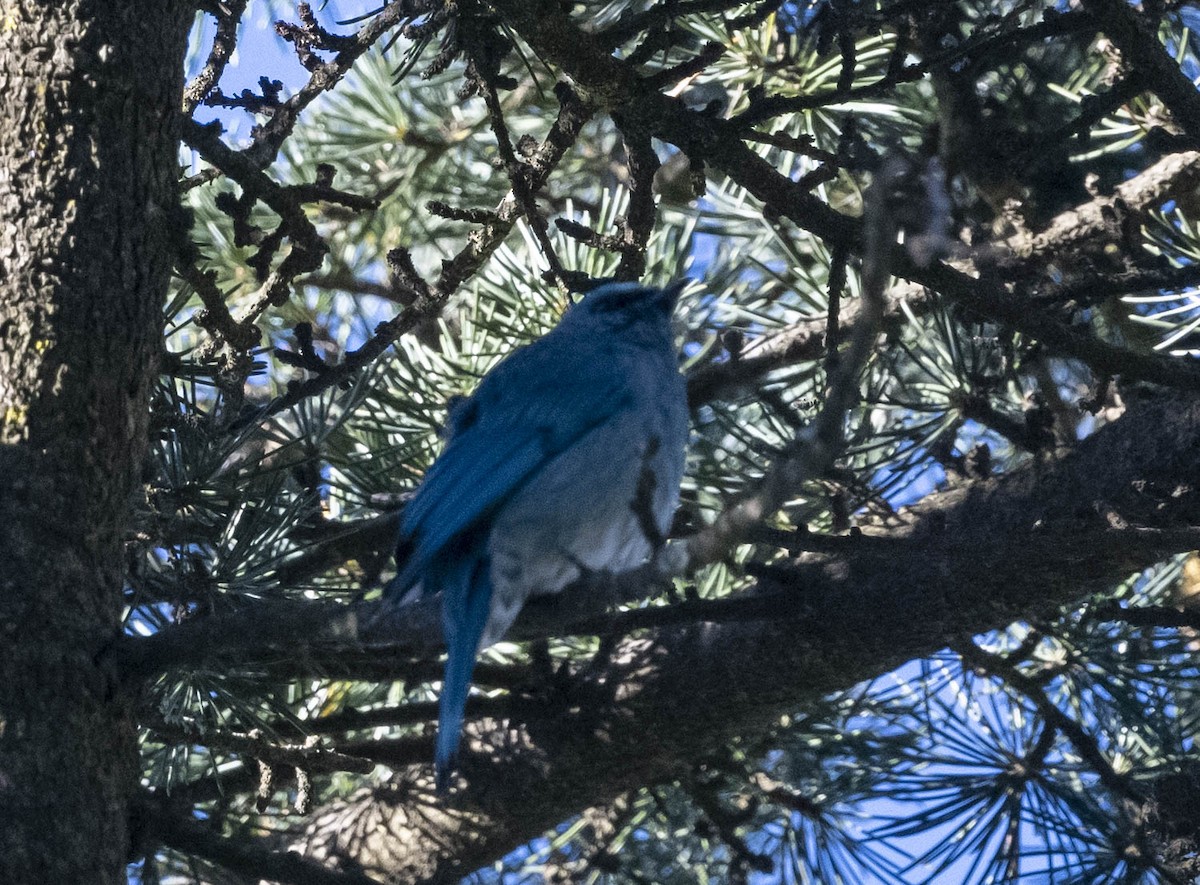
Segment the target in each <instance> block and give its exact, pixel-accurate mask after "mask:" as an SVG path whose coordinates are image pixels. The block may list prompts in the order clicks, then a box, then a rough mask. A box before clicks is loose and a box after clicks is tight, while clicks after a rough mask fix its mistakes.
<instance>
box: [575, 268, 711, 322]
mask: <svg viewBox="0 0 1200 885" xmlns="http://www.w3.org/2000/svg"><path fill="white" fill-rule="evenodd" d="M688 282H689V280H686V279H684V280H676V281H675V282H673V283H671V284H670V285H668V286H666V287H664V288H662V289H658V288H655V287H653V286H643V285H642V284H641V283H601V284H600V285H599V286H596V287H595V288H593V289H589V290H588V291H587V293H586V294H584V296H583V300H582V301H580V302H579V303H578V304H576V305H574V306H573V307H572V308H571V309H570V310H569V311H568V312H567V315H568V316H569V317H570V316H572V315H574V316H575V317H577V318H579V319H582V318H584V317H586V318H587V319H588V320H589V321H591V322H600V323H602V324H604V325H611V326H624V325H627V324H629V323H631V322H638V321H654V322H658V323H661V322H663V321H665V320H669V319H670V316H671V311H673V310H674V309H675V301H676V300H677V299H678V297H679V293H680V292H681V291H683V289H684V287H685V286H687V284H688Z"/></svg>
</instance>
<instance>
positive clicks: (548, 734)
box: [307, 398, 1200, 882]
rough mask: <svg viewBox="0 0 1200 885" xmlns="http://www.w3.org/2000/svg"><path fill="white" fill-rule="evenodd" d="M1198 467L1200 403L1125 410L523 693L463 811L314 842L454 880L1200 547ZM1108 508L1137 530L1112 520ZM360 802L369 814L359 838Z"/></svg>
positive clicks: (487, 737) (394, 800) (470, 763)
mask: <svg viewBox="0 0 1200 885" xmlns="http://www.w3.org/2000/svg"><path fill="white" fill-rule="evenodd" d="M1197 475H1200V401H1198V400H1196V399H1191V398H1188V399H1175V400H1164V401H1162V402H1160V403H1157V404H1152V405H1150V406H1147V407H1143V408H1142V409H1140V410H1135V411H1132V412H1130V413H1128V414H1127V415H1126V417H1124V418H1123V419H1121V420H1120V421H1118V422H1116V423H1115V424H1113V425H1110V426H1109V427H1107V428H1105V429H1104V430H1102V431H1100V432H1099V433H1097V434H1096V435H1094V436H1093V437H1091V438H1089V439H1087V440H1085V441H1084V442H1083V443H1081V444H1080V446H1079V447H1078V449H1077V450H1076V451H1074V452H1073V453H1071V454H1070V455H1068V456H1066V457H1064V458H1062V459H1061V460H1059V461H1057V462H1050V463H1046V464H1043V465H1038V464H1030V465H1029V466H1027V467H1026V468H1025V469H1023V470H1020V471H1018V472H1016V473H1014V474H1013V475H1011V476H1010V477H1008V478H1006V479H1003V480H1000V481H998V482H994V481H993V482H986V483H980V484H977V485H975V486H971V487H967V488H962V489H957V490H954V491H952V492H948V493H944V494H940V495H936V496H934V497H933V498H932V499H930V500H929V501H928V502H926V503H924V504H923V505H922V506H921V507H920V508H918V511H917V516H916V519H915V520H914V521H913V522H912V523H911V524H910V525H909V526H908V527H907V529H905V530H904V531H903V532H901V533H899V535H900V537H899V538H898V539H897V540H896V542H894V543H889V544H873V543H864V544H862V545H861V548H860V549H859V550H857V551H854V552H851V553H849V554H847V555H814V554H808V555H806V556H804V557H802V558H801V559H800V560H798V561H795V562H793V563H792V565H791V567H789V568H785V569H782V570H780V571H779V572H778V573H777V577H775V578H772V579H770V580H767V579H764V580H763V581H762V582H760V585H759V589H758V592H752V593H749V594H747V595H745V596H743V597H741V598H740V600H738V599H735V600H730V601H729V604H730V605H738V604H743V605H749V606H757V607H758V609H759V611H758V613H757V614H758V615H759V617H757V618H754V617H749V618H733V619H729V620H721V622H720V623H711V622H710V623H707V624H704V625H700V624H695V623H692V624H690V625H683V626H664V627H660V628H658V629H653V630H651V631H650V632H649V633H647V634H645V635H643V636H641V637H639V638H630V639H625V640H622V641H620V642H619V643H617V645H616V646H615V648H614V650H613V651H612V653H611V654H610V655H609V656H608V657H607V658H606V659H604V660H602V661H598V662H593V664H592V665H591V666H589V667H587V668H586V669H585V671H583V675H581V676H579V677H577V679H576V680H575V681H574V682H573V683H572V684H571V686H570V687H569V688H567V689H566V692H567V696H566V697H564V698H559V699H557V700H556V701H555V702H553V703H547V704H546V708H545V710H544V712H543V713H542V714H541V715H540V716H539V715H538V713H537V710H536V708H534V707H533V706H532V705H531V707H530V708H529V709H525V708H523V712H524V713H525V714H526V715H525V718H524V719H523V720H522V721H521V722H520V723H514V722H507V723H503V724H496V723H494V722H491V721H489V720H485V721H484V722H483V723H479V722H475V723H472V724H471V725H470V726H469V727H468V731H467V736H468V744H469V746H470V749H471V752H470V753H469V754H468V758H467V760H466V761H465V763H464V772H465V774H466V776H467V778H468V780H469V782H470V788H469V790H467V791H466V792H465V793H464V794H463V795H462V796H461V797H460V798H459V799H458V800H457V802H458V804H457V805H454V806H452V808H446V809H445V810H443V811H438V812H437V813H433V812H434V811H435V809H436V806H430V810H429V813H423V812H421V811H419V810H418V809H420V808H422V807H424V806H422V804H421V803H420V802H419V801H414V797H415V795H418V794H414V793H413V789H415V788H413V787H410V788H408V789H407V790H405V791H400V793H399V794H397V795H396V796H392V797H389V796H387V795H384V796H382V797H381V796H379V795H372V796H366V795H364V796H363V797H361V798H359V799H357V800H354V801H351V802H348V803H346V804H344V805H340V806H334V807H331V808H330V809H328V811H327V813H326V814H325V815H324V816H323V817H322V819H321V821H320V822H319V823H317V824H315V825H314V826H313V828H312V830H311V831H310V833H309V836H308V838H307V849H308V851H310V852H312V853H313V854H315V855H319V856H327V857H330V858H335V857H343V858H347V859H351V858H352V860H353V862H354V863H362V864H364V865H365V867H366V869H368V870H369V871H372V872H386V873H387V874H388V875H389V876H393V877H395V878H398V879H404V878H428V879H429V880H430V881H434V882H446V881H452V880H454V879H455V877H456V876H461V875H463V874H465V873H466V872H467V871H469V870H471V869H473V868H474V867H476V866H478V865H479V864H481V863H484V862H486V861H487V860H489V859H491V858H493V857H496V856H498V855H500V854H501V853H503V852H504V851H505V850H507V849H508V848H511V847H512V846H514V845H517V844H520V843H521V842H522V841H525V840H527V839H529V838H531V837H533V836H535V835H537V834H538V833H539V832H541V831H542V830H543V829H544V828H546V827H549V826H552V825H553V824H554V823H555V822H557V821H559V820H562V819H563V818H565V817H567V816H568V815H570V814H572V813H574V812H576V811H578V809H579V808H580V807H583V806H590V805H594V804H597V803H602V802H605V801H609V800H611V799H613V798H615V797H616V796H618V795H620V794H621V792H622V791H623V790H626V789H630V788H634V787H636V786H639V785H643V784H645V783H650V782H654V781H657V780H663V779H669V778H672V777H674V776H677V775H678V774H679V773H680V772H682V771H684V770H685V769H686V767H687V765H688V764H689V763H690V762H691V761H692V760H694V759H695V758H696V757H697V756H698V755H700V754H702V753H703V752H704V751H705V750H706V749H709V748H711V747H712V746H713V745H715V744H717V743H719V742H720V741H722V740H724V739H727V738H728V737H729V736H730V735H732V734H735V733H736V734H738V735H741V736H743V737H745V736H747V735H749V736H751V737H753V735H754V734H755V733H758V732H764V731H765V730H766V729H768V728H769V727H770V726H771V724H772V723H774V722H776V721H777V719H778V716H779V715H780V714H781V713H782V712H785V711H788V710H792V709H794V708H795V707H796V706H799V705H803V704H804V703H805V702H806V701H811V700H814V699H816V698H819V697H821V696H822V695H825V694H827V693H829V692H831V691H835V690H838V689H845V688H848V687H850V686H852V685H854V684H856V683H858V682H860V681H862V680H865V679H868V678H871V677H873V676H877V675H879V674H881V673H884V672H887V671H888V670H890V669H893V668H894V667H896V666H898V665H900V664H901V663H903V662H904V661H906V660H909V659H912V658H914V657H920V656H927V655H930V654H932V653H934V652H935V651H938V650H939V649H941V648H943V647H944V646H945V645H946V644H947V641H948V639H949V638H950V637H954V636H958V635H962V634H964V633H975V632H980V631H984V630H988V629H992V628H995V627H999V626H1002V625H1004V624H1005V623H1008V622H1009V621H1010V620H1011V619H1013V618H1015V617H1031V616H1036V615H1038V614H1039V613H1043V614H1045V613H1051V612H1053V611H1054V610H1055V608H1056V607H1057V606H1060V605H1062V604H1064V603H1069V602H1070V601H1071V600H1073V599H1077V598H1079V597H1080V596H1083V595H1085V594H1087V593H1089V592H1092V591H1095V590H1098V589H1100V588H1102V587H1105V586H1109V585H1111V584H1112V583H1113V582H1114V581H1117V580H1119V579H1121V578H1122V577H1124V576H1126V575H1128V574H1129V573H1130V572H1132V571H1135V570H1137V569H1139V568H1142V567H1144V566H1146V565H1149V564H1151V563H1152V562H1154V561H1156V560H1157V559H1159V558H1161V557H1162V556H1163V555H1164V554H1166V553H1168V552H1170V550H1171V549H1173V548H1175V549H1178V548H1176V546H1175V545H1179V544H1190V543H1194V542H1195V540H1196V537H1197V534H1196V530H1195V529H1196V526H1197V525H1200V490H1198V489H1196V488H1195V486H1194V485H1191V486H1189V485H1188V483H1189V482H1191V481H1192V478H1193V477H1195V476H1197ZM1173 495H1177V497H1172V496H1173ZM1080 502H1086V503H1087V506H1085V507H1084V508H1081V507H1080V506H1079V505H1080ZM1112 512H1116V513H1119V514H1121V515H1122V517H1123V518H1124V519H1125V520H1126V522H1127V523H1129V524H1130V525H1133V524H1140V527H1139V528H1127V529H1114V528H1110V525H1111V523H1110V521H1109V519H1108V516H1107V515H1108V514H1111V513H1112ZM1172 526H1174V528H1171V527H1172ZM864 540H867V539H864ZM1014 549H1019V550H1020V551H1021V555H1020V556H1014V555H1013V550H1014ZM606 686H619V694H618V695H617V696H615V697H614V696H613V695H612V694H611V693H610V692H609V691H607V690H606V688H605V687H606ZM572 708H574V709H576V710H577V711H578V712H576V713H574V714H564V712H563V711H564V710H565V709H572ZM714 709H719V710H720V711H721V715H720V716H708V715H703V713H702V711H705V710H714ZM598 734H600V735H603V738H604V739H603V740H597V739H596V735H598ZM650 748H653V749H652V750H651V749H650ZM516 809H520V812H519V813H517V812H516V811H515V810H516ZM368 813H369V815H370V816H372V817H373V818H374V819H375V820H376V826H375V827H373V828H372V830H371V831H370V832H366V831H355V833H354V835H353V836H351V835H349V833H350V830H349V828H348V827H347V822H348V821H353V820H358V819H361V818H362V817H363V816H364V815H367V814H368ZM385 822H386V823H385Z"/></svg>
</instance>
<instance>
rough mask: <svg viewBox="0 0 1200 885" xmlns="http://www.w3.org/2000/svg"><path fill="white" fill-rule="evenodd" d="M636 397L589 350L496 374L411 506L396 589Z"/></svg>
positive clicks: (517, 363)
mask: <svg viewBox="0 0 1200 885" xmlns="http://www.w3.org/2000/svg"><path fill="white" fill-rule="evenodd" d="M543 341H545V339H543ZM545 343H547V344H549V342H548V341H545ZM556 343H557V342H556ZM539 344H540V342H539ZM590 344H593V345H594V342H590ZM555 350H558V351H559V352H558V353H555ZM559 357H561V358H559ZM630 396H631V391H630V389H629V386H628V384H627V382H626V380H625V378H624V376H623V375H622V373H621V372H619V371H617V370H616V369H615V367H614V366H612V365H611V364H603V362H602V360H601V359H600V358H598V355H597V353H596V348H595V347H594V346H588V344H584V345H583V346H581V347H578V348H572V349H571V351H569V352H563V351H562V349H561V348H554V349H551V348H549V347H546V348H541V347H539V346H538V345H534V346H531V347H528V348H525V349H524V350H521V351H518V352H516V353H514V354H513V355H512V356H511V357H509V358H508V359H507V360H506V361H505V362H504V363H502V364H501V365H499V366H497V367H496V368H495V369H494V370H492V372H491V373H489V374H488V375H487V377H486V378H485V379H484V380H483V382H482V383H481V384H480V386H479V389H478V390H477V391H476V392H475V394H474V395H473V396H472V397H471V398H470V399H469V400H468V401H467V402H464V403H461V404H459V405H458V406H457V407H456V413H455V416H454V419H455V426H454V432H453V435H452V436H451V438H450V441H449V443H448V445H447V447H446V450H445V451H444V452H443V453H442V455H441V457H440V458H438V459H437V461H436V462H434V464H433V466H432V467H430V468H429V471H428V472H427V473H426V475H425V479H424V481H423V482H422V484H421V487H420V488H419V489H418V490H417V493H416V495H415V496H414V497H413V499H412V500H411V501H409V503H408V505H407V506H406V507H405V511H404V517H403V519H402V521H401V531H400V543H399V547H398V550H397V560H398V561H399V564H400V568H401V572H400V574H399V575H398V576H397V579H396V580H395V581H394V582H393V583H392V585H390V586H391V587H392V588H394V589H395V590H397V591H403V590H405V589H407V588H408V587H410V586H412V585H413V584H414V583H415V582H416V581H417V580H419V579H420V578H421V576H422V575H423V573H424V572H425V570H426V569H427V568H428V566H429V562H430V560H431V559H432V558H433V557H434V556H436V555H437V553H438V552H439V551H440V550H442V548H443V547H445V546H446V545H447V544H448V543H450V542H451V541H452V540H453V539H454V538H455V536H457V535H459V534H460V533H462V532H463V531H464V530H466V529H467V528H469V527H470V526H472V525H473V524H474V523H475V522H476V521H477V520H479V519H480V518H481V517H484V516H485V515H486V514H488V513H490V512H491V511H492V510H493V509H494V508H495V507H496V506H498V505H499V504H501V503H503V501H504V500H505V499H506V498H508V497H509V496H511V495H512V494H513V493H514V492H515V491H516V490H517V489H518V488H520V487H521V486H522V485H523V484H524V483H525V482H526V481H528V479H529V478H530V477H531V476H532V475H534V474H535V473H536V472H537V471H538V470H539V469H540V468H541V466H542V465H543V464H545V463H546V462H547V461H549V460H550V459H551V458H553V457H554V456H555V455H557V454H558V453H560V452H562V451H564V450H565V449H567V448H569V447H570V446H571V445H573V444H574V443H575V442H576V441H577V440H579V439H580V438H581V437H583V436H584V435H586V434H587V433H588V432H589V431H590V430H592V429H593V428H595V427H598V426H599V425H601V424H603V423H604V422H606V421H609V420H611V419H612V417H613V415H615V414H617V413H618V412H619V411H621V410H622V409H624V408H626V407H627V405H628V401H629V398H630ZM548 504H549V502H548ZM549 506H552V504H549Z"/></svg>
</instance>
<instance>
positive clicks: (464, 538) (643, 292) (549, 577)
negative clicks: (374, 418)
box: [385, 280, 688, 792]
mask: <svg viewBox="0 0 1200 885" xmlns="http://www.w3.org/2000/svg"><path fill="white" fill-rule="evenodd" d="M686 283H687V281H686V280H682V281H678V282H675V283H672V284H671V285H669V286H667V287H666V288H665V289H654V288H647V287H644V286H641V285H639V284H637V283H605V284H602V285H599V286H597V287H596V288H594V289H592V290H590V291H589V292H588V293H587V294H586V295H585V296H584V298H583V300H582V301H580V302H579V303H578V304H575V305H572V306H571V307H570V308H568V310H567V311H566V313H565V314H564V316H563V318H562V320H561V321H560V322H559V324H558V326H556V327H555V328H554V329H553V330H552V331H551V332H550V333H549V334H547V335H546V336H544V337H543V338H541V339H540V340H538V341H536V342H534V343H533V344H530V345H527V346H525V347H522V348H520V349H518V350H517V351H515V352H513V353H512V354H510V355H509V356H508V357H506V358H505V359H504V360H503V361H501V362H500V363H499V364H498V365H496V367H495V368H493V369H492V370H491V371H490V372H488V374H487V375H486V376H485V377H484V378H483V380H482V381H481V382H480V384H479V387H478V388H477V389H476V391H475V393H474V394H473V395H472V396H471V397H469V398H467V399H464V400H459V401H458V402H456V403H455V404H453V405H452V406H451V408H450V414H449V418H448V421H447V432H446V446H445V449H444V451H443V452H442V454H441V456H440V457H439V458H438V459H437V460H436V461H435V462H434V463H433V465H432V466H431V467H430V468H429V470H428V471H427V472H426V474H425V479H424V481H423V482H422V483H421V485H420V487H419V488H418V489H417V491H416V494H415V495H414V496H413V498H412V499H411V500H410V501H409V502H408V505H407V506H406V507H405V509H404V514H403V517H402V519H401V524H400V540H399V543H398V545H397V550H396V562H397V567H398V569H399V574H397V575H396V577H395V579H393V580H392V581H391V582H390V583H389V584H388V587H387V589H386V591H385V597H386V598H390V599H399V598H400V597H402V596H403V595H405V594H408V593H409V592H410V591H413V592H417V593H420V594H429V593H436V592H440V593H441V594H442V626H443V631H444V633H445V639H446V649H447V656H446V671H445V678H444V680H443V683H442V694H441V698H440V705H439V716H438V736H437V749H436V753H435V759H434V762H435V768H436V773H437V776H436V783H437V789H438V790H439V791H442V792H444V791H445V789H446V788H447V786H448V784H449V780H450V774H451V771H452V769H453V766H454V760H455V756H456V754H457V751H458V744H459V738H460V733H461V731H462V720H463V711H464V708H465V706H466V702H467V693H468V691H469V689H470V685H471V674H472V672H473V670H474V668H475V658H476V656H477V655H478V653H479V651H480V649H482V648H485V647H486V646H488V645H491V644H492V643H494V642H497V641H499V640H500V638H501V637H503V636H504V633H505V632H506V631H507V630H508V628H509V626H510V625H511V624H512V622H513V621H514V620H515V619H516V617H517V614H518V613H519V612H520V610H521V606H522V605H524V603H525V600H526V599H527V598H529V597H530V596H535V595H541V594H547V593H556V592H558V591H559V590H562V589H563V588H564V587H566V586H567V585H568V584H570V583H571V582H573V581H575V580H576V579H577V578H579V577H580V576H581V575H583V574H586V573H604V572H607V573H613V574H616V573H620V572H623V571H628V570H630V569H633V568H635V567H637V566H638V565H640V564H642V563H643V562H645V560H646V559H647V557H648V556H650V555H651V553H652V552H653V551H654V549H655V548H656V547H657V546H659V545H660V544H661V543H662V541H663V539H664V538H665V537H666V535H667V532H668V530H669V528H670V525H671V519H672V516H673V515H674V512H675V508H676V506H677V505H678V503H679V484H680V481H681V480H682V477H683V468H684V455H685V452H684V450H685V447H686V445H687V435H688V412H687V392H686V388H685V385H684V380H683V377H682V376H681V375H680V374H679V369H678V359H677V356H676V351H675V345H674V339H673V335H672V333H671V322H670V320H671V312H672V310H673V308H674V305H675V299H676V297H677V296H678V294H679V292H680V291H681V290H682V289H683V287H684V286H685V285H686Z"/></svg>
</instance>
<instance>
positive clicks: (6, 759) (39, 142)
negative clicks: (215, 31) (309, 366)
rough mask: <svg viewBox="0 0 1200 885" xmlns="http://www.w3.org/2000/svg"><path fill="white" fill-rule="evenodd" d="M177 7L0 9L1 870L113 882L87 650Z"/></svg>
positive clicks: (126, 463)
mask: <svg viewBox="0 0 1200 885" xmlns="http://www.w3.org/2000/svg"><path fill="white" fill-rule="evenodd" d="M190 18H191V16H190V13H189V10H188V9H187V8H186V7H185V6H184V5H183V4H182V3H179V2H175V0H142V2H131V0H119V2H118V0H109V2H100V0H57V2H41V3H35V2H31V0H21V2H14V3H7V4H5V6H4V10H3V14H2V15H0V121H3V125H2V126H0V231H2V232H3V236H2V240H0V266H2V272H0V881H3V882H7V883H22V885H23V883H35V882H36V883H44V882H63V883H67V882H72V883H74V882H79V883H84V882H86V883H107V882H114V883H115V882H122V881H124V870H123V868H124V864H125V859H126V851H127V841H128V840H127V837H126V805H127V800H128V797H129V795H130V794H131V792H132V790H133V788H134V787H135V785H136V776H137V769H136V745H135V732H134V723H133V720H132V719H131V718H130V716H129V711H128V709H127V706H126V705H125V704H124V703H122V702H121V701H119V700H116V699H114V698H112V697H111V692H110V691H109V689H108V681H107V680H106V678H105V677H104V674H103V673H102V672H101V670H100V668H99V667H98V666H97V665H96V664H95V662H94V660H95V658H96V655H97V653H98V652H99V651H100V649H101V648H102V647H103V646H104V645H105V643H107V642H108V641H110V640H111V638H112V636H113V634H114V632H115V631H116V628H117V624H118V616H119V614H120V606H121V586H122V584H121V573H122V560H121V539H122V533H123V527H124V526H123V524H124V520H125V516H126V513H127V511H128V506H127V505H128V501H129V499H130V495H131V493H132V491H133V489H134V487H135V481H136V479H137V476H138V468H139V467H140V464H141V459H142V457H143V454H144V451H145V445H146V422H147V414H148V409H147V400H148V393H149V389H150V385H151V381H152V379H153V370H154V366H155V364H156V354H157V351H158V348H159V347H161V340H162V331H161V325H162V322H161V304H162V298H163V296H164V294H165V290H166V284H167V280H168V274H169V271H170V255H171V251H170V239H171V237H170V230H171V228H172V226H173V214H174V210H172V208H171V207H172V206H177V205H178V201H177V198H176V196H175V180H176V177H177V176H176V173H177V166H176V162H177V161H176V157H177V153H176V152H177V149H178V147H177V146H178V143H179V121H180V114H179V112H178V110H177V109H178V108H179V107H180V100H181V93H182V87H183V70H182V61H183V55H184V48H185V40H186V35H187V27H188V24H189V22H190Z"/></svg>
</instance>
